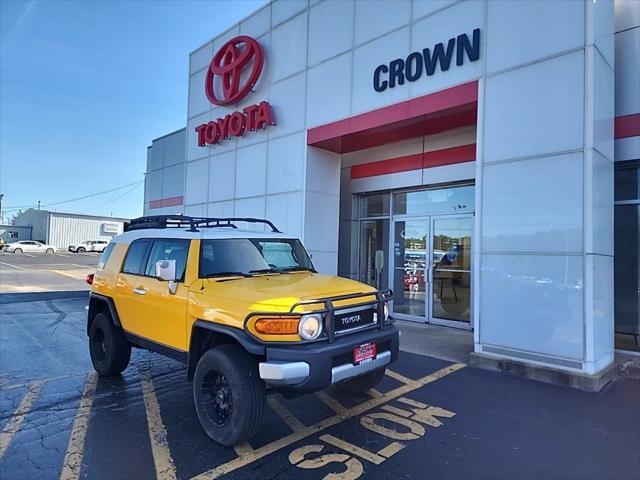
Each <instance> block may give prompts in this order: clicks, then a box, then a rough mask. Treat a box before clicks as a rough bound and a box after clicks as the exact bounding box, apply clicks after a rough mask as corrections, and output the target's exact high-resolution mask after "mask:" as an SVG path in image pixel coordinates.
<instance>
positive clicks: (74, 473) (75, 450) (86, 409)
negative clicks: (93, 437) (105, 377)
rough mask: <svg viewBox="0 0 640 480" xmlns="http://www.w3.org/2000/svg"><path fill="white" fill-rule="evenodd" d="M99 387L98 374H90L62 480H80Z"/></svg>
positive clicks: (77, 416)
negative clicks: (91, 414)
mask: <svg viewBox="0 0 640 480" xmlns="http://www.w3.org/2000/svg"><path fill="white" fill-rule="evenodd" d="M97 385H98V374H96V373H90V374H89V376H88V377H87V380H86V382H85V384H84V392H83V393H82V397H81V398H80V406H79V407H78V411H77V413H76V418H75V420H74V421H73V427H72V428H71V435H70V436H69V444H68V446H67V453H66V454H65V456H64V462H63V464H62V472H60V480H77V479H79V478H80V470H81V468H82V455H83V453H84V440H85V437H86V436H87V429H88V428H89V414H90V413H91V406H92V405H93V395H94V394H95V391H96V386H97Z"/></svg>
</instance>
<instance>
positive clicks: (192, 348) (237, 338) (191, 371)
mask: <svg viewBox="0 0 640 480" xmlns="http://www.w3.org/2000/svg"><path fill="white" fill-rule="evenodd" d="M203 336H204V337H203ZM215 337H219V338H220V339H221V340H224V337H226V339H227V340H229V339H230V340H231V341H233V342H234V343H237V344H239V345H241V346H242V348H244V349H245V350H246V351H247V353H249V354H251V355H256V356H264V355H265V354H266V348H265V346H264V345H261V344H259V343H257V342H256V341H255V340H253V339H252V338H251V337H250V336H249V335H248V334H247V333H246V332H245V331H244V330H240V329H238V328H233V327H229V326H226V325H220V324H216V323H212V322H207V321H205V320H196V321H195V322H194V323H193V325H192V326H191V340H190V342H189V359H188V361H187V379H188V380H189V381H192V380H193V377H194V375H195V371H196V366H197V365H198V361H199V360H200V357H201V356H202V354H203V353H204V351H205V348H203V345H202V339H203V338H206V340H207V342H209V341H210V340H211V339H212V338H215ZM221 343H229V342H225V341H222V342H221Z"/></svg>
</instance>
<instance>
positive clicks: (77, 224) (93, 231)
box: [48, 213, 123, 248]
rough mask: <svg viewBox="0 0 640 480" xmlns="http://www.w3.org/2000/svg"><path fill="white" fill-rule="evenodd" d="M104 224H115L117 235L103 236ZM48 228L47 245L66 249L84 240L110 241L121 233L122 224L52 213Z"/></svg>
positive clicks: (117, 221)
mask: <svg viewBox="0 0 640 480" xmlns="http://www.w3.org/2000/svg"><path fill="white" fill-rule="evenodd" d="M105 223H113V224H117V225H118V233H113V234H105V233H104V230H103V227H102V226H103V224H105ZM49 228H50V230H49V231H50V234H49V239H48V243H50V244H51V245H55V246H56V247H58V248H67V247H68V246H69V245H72V244H74V243H79V242H84V241H85V240H111V238H112V237H114V236H115V235H118V234H120V233H122V231H123V222H122V221H121V220H117V219H110V218H88V217H74V216H69V215H58V214H55V213H52V214H51V218H50V221H49Z"/></svg>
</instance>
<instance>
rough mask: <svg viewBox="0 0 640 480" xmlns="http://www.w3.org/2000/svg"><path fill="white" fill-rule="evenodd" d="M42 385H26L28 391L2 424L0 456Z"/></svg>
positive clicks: (7, 446) (36, 383) (40, 383)
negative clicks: (7, 419)
mask: <svg viewBox="0 0 640 480" xmlns="http://www.w3.org/2000/svg"><path fill="white" fill-rule="evenodd" d="M42 385H43V382H35V383H32V384H31V385H29V386H28V387H27V388H28V391H27V393H26V394H25V396H24V397H23V398H22V401H21V402H20V405H18V408H16V411H15V412H14V413H13V415H12V416H11V419H10V420H9V421H8V422H7V424H6V425H5V426H4V428H3V429H2V432H0V458H2V457H3V456H4V454H5V452H6V451H7V448H9V445H10V444H11V440H13V437H14V435H15V434H16V432H17V431H18V430H20V426H21V425H22V422H24V418H25V417H26V416H27V413H29V410H31V405H33V401H34V400H35V399H36V397H37V396H38V393H40V389H41V388H42Z"/></svg>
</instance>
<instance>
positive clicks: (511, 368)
mask: <svg viewBox="0 0 640 480" xmlns="http://www.w3.org/2000/svg"><path fill="white" fill-rule="evenodd" d="M469 365H471V366H473V367H478V368H483V369H485V370H493V371H496V372H502V373H507V374H509V375H515V376H516V377H522V378H528V379H531V380H537V381H539V382H545V383H552V384H554V385H560V386H563V387H571V388H576V389H578V390H584V391H586V392H599V391H600V390H602V389H603V388H604V387H605V386H607V385H608V384H609V383H611V382H614V381H616V380H617V379H618V371H619V366H618V365H617V364H616V363H613V364H611V365H609V366H608V367H607V368H605V369H604V370H602V371H601V372H599V373H597V374H595V375H587V374H582V373H578V372H576V373H573V372H569V371H566V370H560V369H557V368H552V367H545V366H541V365H531V364H528V363H524V362H519V361H517V360H512V359H508V358H503V357H498V356H494V355H489V354H486V353H477V352H474V353H471V355H470V356H469Z"/></svg>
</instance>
